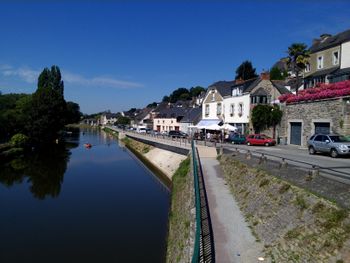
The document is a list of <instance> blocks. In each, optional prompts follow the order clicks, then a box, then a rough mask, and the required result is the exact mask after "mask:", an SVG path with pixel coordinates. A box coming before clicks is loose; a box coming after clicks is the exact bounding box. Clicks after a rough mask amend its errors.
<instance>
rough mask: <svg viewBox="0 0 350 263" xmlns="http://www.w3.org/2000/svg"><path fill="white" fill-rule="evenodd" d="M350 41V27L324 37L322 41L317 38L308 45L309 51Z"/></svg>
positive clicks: (316, 50)
mask: <svg viewBox="0 0 350 263" xmlns="http://www.w3.org/2000/svg"><path fill="white" fill-rule="evenodd" d="M347 41H350V29H348V30H346V31H344V32H341V33H339V34H336V35H334V36H330V37H328V38H326V39H325V40H324V41H322V39H317V40H316V41H315V43H314V44H313V45H312V46H311V47H310V52H311V53H315V52H318V51H321V50H324V49H328V48H331V47H334V46H338V45H340V44H341V43H344V42H347Z"/></svg>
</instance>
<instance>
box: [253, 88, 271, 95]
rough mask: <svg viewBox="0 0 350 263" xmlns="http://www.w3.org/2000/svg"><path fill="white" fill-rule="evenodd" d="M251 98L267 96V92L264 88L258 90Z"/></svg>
mask: <svg viewBox="0 0 350 263" xmlns="http://www.w3.org/2000/svg"><path fill="white" fill-rule="evenodd" d="M251 96H267V92H266V91H265V90H264V89H263V88H258V89H257V90H256V91H254V92H253V93H251Z"/></svg>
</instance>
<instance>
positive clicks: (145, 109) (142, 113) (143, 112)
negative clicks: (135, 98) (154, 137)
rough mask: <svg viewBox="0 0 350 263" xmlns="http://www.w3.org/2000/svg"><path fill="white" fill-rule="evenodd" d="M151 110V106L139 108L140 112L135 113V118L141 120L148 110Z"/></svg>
mask: <svg viewBox="0 0 350 263" xmlns="http://www.w3.org/2000/svg"><path fill="white" fill-rule="evenodd" d="M151 111H152V109H151V108H144V109H142V110H141V112H140V113H139V114H137V115H136V116H135V119H136V120H142V119H144V118H145V117H146V116H147V115H148V114H149V113H150V112H151Z"/></svg>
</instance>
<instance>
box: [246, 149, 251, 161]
mask: <svg viewBox="0 0 350 263" xmlns="http://www.w3.org/2000/svg"><path fill="white" fill-rule="evenodd" d="M245 158H246V159H247V160H250V159H252V154H251V152H250V150H248V151H247V153H246V154H245Z"/></svg>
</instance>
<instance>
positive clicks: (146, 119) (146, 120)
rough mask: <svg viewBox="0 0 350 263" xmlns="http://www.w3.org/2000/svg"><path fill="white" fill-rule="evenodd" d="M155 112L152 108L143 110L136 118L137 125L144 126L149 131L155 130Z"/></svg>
mask: <svg viewBox="0 0 350 263" xmlns="http://www.w3.org/2000/svg"><path fill="white" fill-rule="evenodd" d="M152 111H153V109H152V108H144V109H142V110H141V111H140V112H139V113H138V114H137V115H136V116H135V118H134V120H135V123H134V124H135V125H136V126H137V127H138V126H143V127H146V128H149V129H153V118H152V114H151V112H152Z"/></svg>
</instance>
